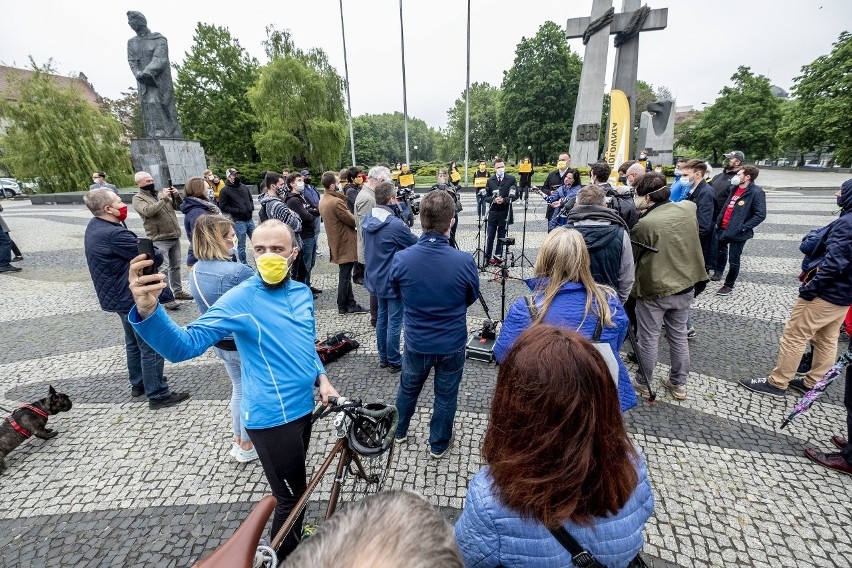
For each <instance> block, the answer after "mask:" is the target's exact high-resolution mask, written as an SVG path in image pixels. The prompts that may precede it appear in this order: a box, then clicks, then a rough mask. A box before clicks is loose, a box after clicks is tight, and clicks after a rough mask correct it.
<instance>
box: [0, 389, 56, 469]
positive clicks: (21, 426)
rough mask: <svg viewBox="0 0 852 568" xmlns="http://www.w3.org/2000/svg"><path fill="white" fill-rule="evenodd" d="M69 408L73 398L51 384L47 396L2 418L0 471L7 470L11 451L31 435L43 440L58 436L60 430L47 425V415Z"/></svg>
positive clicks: (0, 424)
mask: <svg viewBox="0 0 852 568" xmlns="http://www.w3.org/2000/svg"><path fill="white" fill-rule="evenodd" d="M69 410H71V399H70V398H68V395H67V394H63V393H61V392H56V390H55V389H54V388H53V387H52V386H51V387H50V391H49V396H48V397H47V398H43V399H41V400H38V401H36V402H34V403H32V404H30V405H24V406H22V407H20V408H16V409H15V410H14V411H12V413H11V414H10V415H9V416H8V417H6V418H3V419H0V473H3V472H4V471H6V463H5V461H4V459H5V458H6V456H7V455H9V452H11V451H12V450H14V449H15V448H17V447H18V446H20V445H21V444H23V443H24V441H25V440H26V439H27V438H29V437H30V436H35V437H36V438H41V439H42V440H49V439H50V438H53V437H54V436H56V435H57V434H58V432H56V431H54V430H51V429H50V428H48V427H47V417H48V416H49V415H51V414H57V413H59V412H67V411H69ZM10 418H11V420H10ZM16 426H17V427H16Z"/></svg>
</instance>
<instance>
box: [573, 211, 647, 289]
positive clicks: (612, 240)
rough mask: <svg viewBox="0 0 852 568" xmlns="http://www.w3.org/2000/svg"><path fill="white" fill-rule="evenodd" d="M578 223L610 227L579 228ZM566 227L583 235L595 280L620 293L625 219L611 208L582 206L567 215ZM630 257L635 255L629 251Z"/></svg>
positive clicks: (625, 229)
mask: <svg viewBox="0 0 852 568" xmlns="http://www.w3.org/2000/svg"><path fill="white" fill-rule="evenodd" d="M578 221H608V222H609V223H610V224H609V225H577V224H576V223H577V222H578ZM565 226H566V227H571V228H573V229H575V230H577V231H579V232H580V234H581V235H583V240H584V241H586V248H587V249H588V250H589V260H590V262H591V270H592V277H593V278H594V279H595V282H597V283H598V284H604V285H605V286H609V287H610V288H612V289H614V290H618V289H619V286H618V284H619V277H620V274H621V256H622V255H623V254H624V232H625V231H628V232H629V229H628V228H627V224H626V223H625V222H624V219H622V218H621V216H620V215H618V214H617V213H616V212H615V211H613V210H612V209H609V208H605V207H597V206H594V205H592V206H583V205H580V206H578V207H574V208H573V209H571V212H570V213H568V219H567V223H566V225H565ZM629 254H630V255H631V256H632V255H633V252H632V251H629Z"/></svg>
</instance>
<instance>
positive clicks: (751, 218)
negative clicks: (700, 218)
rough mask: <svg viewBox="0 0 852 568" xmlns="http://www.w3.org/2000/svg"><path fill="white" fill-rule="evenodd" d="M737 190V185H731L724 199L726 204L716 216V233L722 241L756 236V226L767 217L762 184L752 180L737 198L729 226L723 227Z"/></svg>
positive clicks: (743, 239) (744, 239) (741, 239)
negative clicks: (723, 221)
mask: <svg viewBox="0 0 852 568" xmlns="http://www.w3.org/2000/svg"><path fill="white" fill-rule="evenodd" d="M736 190H737V188H736V187H734V186H731V187H730V189H729V190H728V195H727V196H726V197H725V200H724V201H723V203H724V205H723V206H722V209H721V211H719V214H718V216H717V217H716V233H717V235H718V238H719V240H720V241H747V240H749V239H751V238H753V237H754V228H755V227H757V226H758V225H760V224H761V223H763V221H764V219H766V194H765V193H763V189H761V188H760V186H757V185H755V184H754V182H752V183H750V184H749V186H748V187H747V188H746V191H745V193H743V194H742V195H741V196H740V198H739V199H737V202H736V203H735V204H734V211H733V213H731V219H730V221H729V222H728V226H727V227H726V228H724V229H722V227H721V226H722V219H723V218H724V217H725V209H727V207H728V203H729V202H730V200H731V198H732V197H733V195H734V193H735V191H736Z"/></svg>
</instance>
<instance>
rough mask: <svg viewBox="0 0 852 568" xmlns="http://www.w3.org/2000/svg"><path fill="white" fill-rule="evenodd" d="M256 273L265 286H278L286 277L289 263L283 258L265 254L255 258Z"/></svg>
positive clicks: (270, 253) (273, 254) (269, 253)
mask: <svg viewBox="0 0 852 568" xmlns="http://www.w3.org/2000/svg"><path fill="white" fill-rule="evenodd" d="M254 260H255V263H256V264H257V272H258V273H259V274H260V277H261V278H262V279H263V281H264V282H266V283H267V284H279V283H280V282H281V281H282V280H284V278H285V277H286V276H287V270H288V268H289V262H288V260H287V259H286V258H284V257H283V256H279V255H277V254H275V253H274V252H267V253H264V254H262V255H260V256H259V257H257V258H256V259H254Z"/></svg>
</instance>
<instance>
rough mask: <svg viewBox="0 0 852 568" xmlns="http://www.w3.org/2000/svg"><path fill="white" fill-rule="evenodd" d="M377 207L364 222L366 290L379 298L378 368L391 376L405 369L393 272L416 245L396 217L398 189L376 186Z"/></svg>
mask: <svg viewBox="0 0 852 568" xmlns="http://www.w3.org/2000/svg"><path fill="white" fill-rule="evenodd" d="M375 194H376V204H377V205H376V206H375V207H373V208H372V209H371V210H370V212H369V213H367V216H366V217H365V218H364V222H363V223H361V233H362V234H363V235H364V260H365V263H364V264H365V265H366V269H365V272H364V286H365V287H366V288H367V290H368V291H369V292H370V294H372V295H373V296H375V297H376V300H377V301H378V304H379V311H378V317H377V319H376V343H377V344H378V348H379V366H380V367H382V368H383V369H384V368H387V369H388V370H390V372H391V373H397V372H399V370H400V369H402V356H401V355H400V352H399V332H400V328H401V327H402V299H401V298H400V297H399V290H396V289H394V288H393V287H392V286H391V285H390V281H389V279H390V268H391V263H392V262H393V257H394V255H395V254H396V253H398V252H399V251H401V250H404V249H406V248H408V247H410V246H411V245H413V244H414V243H416V242H417V237H415V236H414V234H413V233H412V232H411V229H409V228H408V225H407V224H406V223H405V221H403V220H402V219H400V218H399V217H397V216H396V215H395V214H394V210H393V209H392V207H393V205H394V204H395V203H396V188H394V186H393V184H392V183H388V182H382V183H380V184H379V185H377V186H376V189H375Z"/></svg>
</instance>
